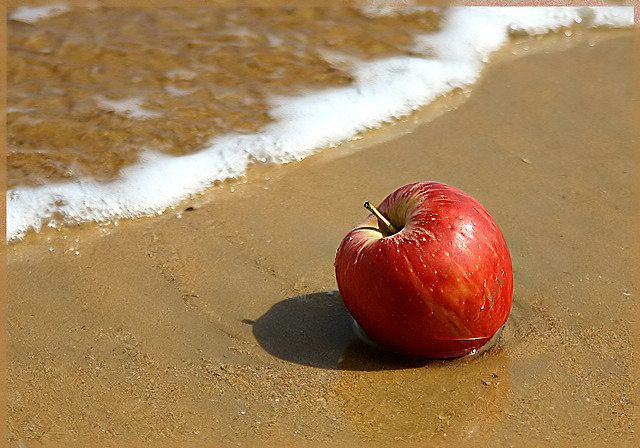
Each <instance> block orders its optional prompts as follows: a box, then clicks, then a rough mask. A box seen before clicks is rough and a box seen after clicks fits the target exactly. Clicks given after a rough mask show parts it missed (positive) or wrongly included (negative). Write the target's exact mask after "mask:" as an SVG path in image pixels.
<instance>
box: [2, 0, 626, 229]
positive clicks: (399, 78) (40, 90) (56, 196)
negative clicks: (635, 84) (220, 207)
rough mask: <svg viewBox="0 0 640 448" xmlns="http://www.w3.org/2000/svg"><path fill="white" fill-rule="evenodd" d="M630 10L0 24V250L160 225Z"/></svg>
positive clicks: (274, 13) (268, 13) (29, 11)
mask: <svg viewBox="0 0 640 448" xmlns="http://www.w3.org/2000/svg"><path fill="white" fill-rule="evenodd" d="M633 17H634V10H633V7H593V8H586V7H461V8H449V9H437V8H430V7H398V8H389V7H385V8H377V7H368V8H361V9H350V8H249V7H246V8H220V7H218V8H216V7H210V8H192V7H190V8H122V7H118V8H102V7H91V8H76V7H66V6H57V7H16V8H13V9H10V10H9V11H8V29H7V34H8V46H7V47H8V58H7V71H8V74H7V78H8V79H7V84H8V95H7V107H8V110H7V116H8V128H7V129H8V143H9V147H8V161H7V177H8V178H7V184H8V191H7V238H8V239H9V241H16V240H20V239H22V238H24V236H25V235H26V234H27V233H28V232H30V231H39V230H40V229H41V228H42V227H45V226H49V227H57V226H63V225H67V224H76V223H82V222H92V221H93V222H109V221H113V220H118V219H122V218H135V217H141V216H150V215H154V214H160V213H162V212H163V211H165V210H166V209H168V208H170V207H171V206H173V205H176V204H177V203H179V202H180V201H182V200H184V199H187V198H189V197H191V196H193V195H194V194H197V193H200V192H202V191H204V190H206V189H208V188H212V187H213V186H214V185H215V184H216V182H220V181H224V180H227V179H233V178H240V177H242V176H243V175H244V174H245V172H246V170H247V167H248V166H249V165H250V164H252V163H289V162H294V161H297V160H301V159H303V158H305V157H307V156H309V155H311V154H314V153H316V152H318V151H321V150H322V149H325V148H328V147H333V146H336V145H339V144H340V143H341V142H345V141H348V140H350V139H353V138H356V137H357V136H358V134H360V133H362V132H364V131H366V130H367V129H371V128H376V127H379V126H381V125H382V124H384V123H387V122H392V121H394V120H397V119H399V118H401V117H404V116H406V115H408V114H410V113H412V111H415V110H416V109H418V108H421V107H423V106H425V105H427V104H429V103H430V102H432V101H434V100H436V99H438V98H440V97H442V96H444V95H447V94H450V93H452V92H455V91H457V90H460V89H465V90H466V89H469V88H471V89H472V86H473V85H474V83H475V82H476V81H477V80H478V78H479V76H480V74H481V73H482V70H483V69H484V67H486V65H487V64H489V63H490V60H491V55H492V53H494V52H495V51H496V50H498V49H500V48H501V47H502V46H504V45H505V44H506V43H507V42H508V41H509V40H510V39H511V38H512V37H513V36H514V35H520V36H522V35H540V34H546V33H550V32H557V31H563V30H564V31H567V34H570V33H569V32H568V30H573V29H576V28H578V29H584V28H593V27H601V28H602V27H629V26H632V25H633V20H634V19H633Z"/></svg>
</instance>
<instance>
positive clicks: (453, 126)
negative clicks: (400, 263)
mask: <svg viewBox="0 0 640 448" xmlns="http://www.w3.org/2000/svg"><path fill="white" fill-rule="evenodd" d="M615 33H616V34H617V36H616V37H611V38H610V39H609V38H607V39H602V40H597V41H596V43H595V45H594V46H590V45H589V44H588V42H582V43H579V44H577V45H576V46H573V47H571V48H568V49H564V50H559V51H556V52H552V53H545V52H541V53H534V54H531V55H528V56H523V57H519V58H517V59H514V60H509V61H500V60H496V61H495V62H493V63H491V64H490V65H489V67H488V68H487V71H486V72H485V74H484V75H483V76H482V78H481V79H480V81H479V83H478V84H477V85H476V86H474V88H473V92H472V94H471V95H470V96H469V97H468V98H466V100H465V101H463V102H461V104H459V105H457V107H456V108H455V110H452V111H450V112H448V113H444V114H441V115H438V116H435V117H434V118H433V119H432V120H430V121H428V122H427V123H423V124H420V125H418V126H416V127H415V128H414V129H412V130H410V131H409V132H405V133H401V134H400V135H397V136H393V137H389V138H387V137H385V136H382V137H384V138H381V141H380V142H377V143H375V144H371V146H368V147H367V148H366V150H360V147H358V145H361V144H366V141H365V140H366V139H367V136H366V135H365V136H364V137H363V139H362V141H361V142H353V145H355V146H354V149H353V150H351V151H348V150H347V151H344V152H343V153H342V152H341V151H342V149H344V148H342V147H341V148H338V149H328V150H326V151H323V152H321V153H319V154H316V155H314V156H310V157H309V158H307V159H304V160H302V161H301V162H296V163H292V164H288V165H280V166H271V167H255V169H252V170H250V172H249V173H248V176H247V179H248V181H247V182H246V183H242V181H239V182H238V183H236V184H235V186H234V191H233V192H232V191H231V186H228V187H225V188H219V189H216V190H215V191H213V192H209V193H207V194H204V195H201V196H199V197H198V198H195V199H193V200H191V201H188V202H186V203H184V204H183V205H182V206H181V207H176V209H175V211H172V212H167V213H165V214H163V215H161V216H157V217H154V218H149V219H139V220H135V221H131V222H122V223H121V224H120V225H118V226H117V227H114V226H103V227H98V230H97V231H96V229H95V228H90V226H81V227H79V228H71V229H64V230H62V231H60V232H55V231H47V232H43V233H41V234H35V235H30V236H29V238H28V239H27V240H26V241H22V242H18V243H16V244H12V245H10V246H9V247H8V285H9V286H8V289H9V291H8V292H9V300H8V310H9V311H8V315H9V324H8V326H9V329H8V341H7V342H8V344H7V345H8V347H7V350H8V353H9V356H8V372H7V379H8V384H7V391H8V401H9V418H10V425H9V435H10V439H11V443H12V445H11V446H18V443H19V442H20V441H22V443H26V444H28V445H29V446H30V445H31V444H32V443H36V444H41V445H44V446H53V445H54V444H64V443H72V442H86V443H91V444H92V446H96V445H100V444H108V443H111V444H113V443H123V442H126V443H129V442H130V443H154V444H155V443H160V444H162V443H173V442H175V443H176V444H180V443H187V442H193V443H207V442H210V443H212V442H217V441H220V440H221V439H223V440H226V441H228V443H230V444H232V443H241V444H257V443H268V444H277V443H279V442H283V441H285V442H286V441H288V442H292V443H294V444H295V443H297V442H300V443H303V444H304V443H317V444H319V443H323V442H327V443H331V442H333V443H335V444H337V445H340V444H345V443H351V444H364V443H366V442H377V443H391V442H394V441H405V442H414V443H420V442H422V443H426V442H430V443H435V444H438V445H440V446H449V445H456V444H457V443H459V442H460V441H461V440H464V441H466V442H468V443H470V444H473V443H491V444H505V443H509V442H515V441H516V440H517V441H524V442H533V441H541V440H547V439H548V440H550V441H555V442H558V443H560V442H573V443H579V442H594V441H596V440H599V441H602V442H607V441H608V442H610V443H612V442H615V443H617V444H618V446H631V437H632V433H631V429H632V413H633V408H632V404H631V403H632V402H631V400H632V396H633V394H634V393H637V386H636V385H635V383H634V382H633V379H634V374H635V373H637V371H634V367H633V366H632V364H631V357H630V355H631V349H632V342H633V340H634V339H633V338H634V334H633V332H632V331H633V330H632V321H631V319H632V316H633V313H634V309H635V308H634V306H633V296H634V295H635V290H633V289H632V282H633V280H634V277H633V276H634V272H633V270H632V268H631V266H634V265H637V262H638V256H637V251H635V248H634V247H633V244H634V243H635V241H634V239H633V235H632V230H631V229H633V228H637V227H634V225H635V224H637V221H636V220H635V216H634V210H635V209H634V206H635V205H636V204H634V201H633V193H634V192H635V190H634V188H635V187H637V184H635V183H634V179H633V169H632V167H631V164H632V163H633V161H634V154H635V153H634V151H635V148H634V142H633V131H632V129H633V126H634V121H633V107H632V106H633V104H632V100H631V99H630V98H629V96H628V94H627V92H628V91H629V90H630V89H632V88H633V84H634V83H633V81H634V79H635V78H634V73H635V71H634V70H635V69H636V67H634V66H633V63H632V62H630V61H631V58H629V54H630V52H631V47H632V42H631V41H632V36H633V38H635V39H637V34H638V33H637V30H633V31H631V30H630V31H615ZM612 117H615V120H612V119H611V118H612ZM385 132H387V130H384V129H383V130H381V131H379V133H380V134H384V133H385ZM350 144H351V143H350ZM559 148H562V150H560V149H559ZM594 174H595V178H597V180H598V183H597V184H594V183H593V179H594ZM267 176H268V177H269V180H266V177H267ZM414 180H439V181H442V182H445V183H449V184H451V185H454V186H456V187H458V188H461V189H462V190H464V191H466V192H468V193H469V194H471V195H472V196H474V197H476V199H478V200H479V201H480V202H481V203H482V204H483V205H484V206H485V207H486V208H487V209H488V210H489V211H490V212H491V213H492V215H493V216H494V218H495V219H496V221H497V222H498V224H499V226H500V228H501V229H502V232H503V234H504V235H505V238H506V239H507V243H508V244H509V247H510V251H511V254H512V259H513V264H514V275H515V283H516V292H515V295H514V306H513V309H512V314H511V317H510V319H509V321H508V322H507V325H506V327H505V330H504V333H503V335H502V337H501V339H500V341H499V342H498V345H497V346H496V347H495V348H493V349H491V350H489V351H488V352H487V353H485V354H483V355H481V356H478V357H476V358H469V359H459V360H454V361H429V362H421V363H418V364H417V365H416V363H407V362H403V361H401V360H398V359H394V358H392V357H390V356H389V355H387V354H384V353H380V352H377V351H375V350H371V349H370V348H367V347H366V346H364V345H363V344H362V343H359V342H358V340H357V339H356V337H355V336H354V334H353V332H352V330H351V327H350V320H349V316H348V314H347V313H346V310H345V309H344V306H343V305H342V303H341V300H340V297H339V293H337V292H336V285H335V279H334V274H333V257H334V255H335V250H336V248H337V246H338V244H339V242H340V240H341V239H342V237H343V236H344V235H345V234H346V233H347V232H348V231H349V230H350V229H351V228H352V227H353V226H354V225H355V224H357V223H358V222H360V221H361V220H362V217H363V216H364V213H365V212H364V211H363V210H362V202H363V201H364V200H371V201H373V202H379V201H380V200H381V199H382V198H384V197H385V196H386V195H387V194H388V193H390V192H391V191H393V190H394V189H395V188H397V187H398V186H400V185H403V184H405V183H408V182H410V181H414ZM265 187H268V188H266V189H265ZM100 229H101V230H100ZM47 238H49V239H48V240H47ZM584 242H589V244H588V245H587V244H585V243H584ZM50 249H53V250H52V251H51V250H50ZM76 252H77V253H76ZM603 260H606V262H604V263H603ZM625 293H627V294H629V295H626V294H625ZM27 385H28V386H27ZM587 399H588V400H587ZM602 409H606V411H605V412H603V411H602ZM425 415H426V416H430V417H431V418H426V419H425V418H423V416H425ZM523 422H524V423H523ZM625 444H626V445H625Z"/></svg>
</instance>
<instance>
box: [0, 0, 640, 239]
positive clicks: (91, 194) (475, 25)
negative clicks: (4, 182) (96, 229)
mask: <svg viewBox="0 0 640 448" xmlns="http://www.w3.org/2000/svg"><path fill="white" fill-rule="evenodd" d="M389 13H394V14H395V13H396V12H389ZM15 14H16V13H15V12H14V15H15ZM580 22H582V24H583V25H585V26H613V27H627V26H631V25H633V8H632V7H596V8H584V7H562V8H540V7H531V8H523V7H512V8H495V7H465V8H452V9H451V10H450V11H449V12H448V13H447V17H446V20H445V23H444V26H443V28H442V30H441V31H439V32H437V33H433V34H429V35H423V36H416V39H415V45H414V48H413V50H414V51H415V53H416V54H417V56H413V57H409V56H398V57H392V58H387V59H382V60H377V61H372V62H356V63H354V64H353V65H352V67H353V68H352V75H353V78H354V82H353V83H352V84H351V85H349V86H346V87H340V88H332V89H326V90H321V91H317V92H314V93H310V94H306V95H303V96H298V97H282V96H280V97H274V98H272V99H271V105H272V110H271V111H270V114H271V116H272V117H274V118H275V121H274V122H272V123H270V124H268V125H267V126H265V127H264V128H263V129H261V130H260V131H259V132H257V133H255V134H251V135H237V134H234V135H226V136H222V137H219V138H216V139H215V140H213V141H212V142H210V144H209V146H208V147H206V148H204V149H203V150H201V151H199V152H198V153H195V154H190V155H186V156H179V157H173V156H168V155H164V154H160V153H157V152H153V151H148V152H147V153H145V154H144V155H143V156H142V157H141V160H140V162H139V163H138V164H136V165H135V166H132V167H129V168H127V169H125V170H123V171H122V173H121V176H120V177H119V178H118V179H116V180H113V181H111V182H108V183H98V182H95V181H93V180H90V179H83V180H78V181H74V182H69V183H62V184H47V185H42V186H38V187H18V188H14V189H12V190H10V191H9V192H8V201H7V204H8V206H7V237H8V238H9V239H10V240H12V239H19V238H21V237H22V236H23V235H24V234H25V233H26V232H27V231H28V230H29V229H31V228H33V229H35V230H38V229H40V228H41V227H42V225H46V224H47V223H49V222H50V220H51V217H52V216H53V214H54V213H56V215H57V216H62V217H63V218H62V219H63V221H64V222H66V223H75V222H85V221H98V222H103V221H110V220H114V219H118V218H133V217H139V216H148V215H153V214H159V213H162V212H163V211H164V210H166V209H167V208H168V207H170V206H172V205H175V204H176V203H178V202H179V201H181V200H184V199H187V198H189V197H190V196H192V195H193V194H196V193H198V192H201V191H203V190H204V189H206V188H207V187H208V186H210V185H211V184H212V183H213V182H215V181H216V180H224V179H229V178H236V177H239V176H242V175H243V174H244V173H245V171H246V169H247V166H248V165H249V164H250V163H251V161H252V160H259V161H264V162H272V163H286V162H290V161H294V160H300V159H302V158H304V157H307V156H309V155H310V154H312V153H314V152H316V151H318V150H321V149H322V148H326V147H329V146H334V145H337V144H338V143H340V142H341V141H345V140H348V139H350V138H352V137H354V136H355V135H356V134H357V133H358V132H361V131H363V130H365V129H367V128H372V127H375V126H379V125H380V124H382V123H384V122H387V121H391V120H393V119H394V118H397V117H400V116H403V115H406V114H408V113H410V112H411V111H412V110H415V109H417V108H418V107H421V106H423V105H425V104H427V103H429V102H430V101H432V100H434V99H435V98H436V97H438V96H440V95H442V94H444V93H447V92H450V91H452V90H453V89H455V88H466V87H468V86H470V85H471V84H473V83H474V82H475V81H476V80H477V79H478V77H479V75H480V72H481V70H482V68H483V65H484V63H485V62H486V61H487V58H488V57H489V55H490V54H491V53H492V52H494V51H495V50H497V49H498V48H500V47H501V46H502V45H504V43H505V42H506V40H507V39H508V36H509V32H511V31H520V32H526V33H529V34H540V33H546V32H549V31H551V30H555V29H558V28H560V27H563V26H569V25H571V24H574V23H580ZM103 103H104V102H103ZM105 105H106V106H108V107H111V108H117V106H122V105H121V104H120V105H118V104H116V105H114V104H111V105H109V104H105ZM125 106H126V107H125ZM122 107H125V109H126V110H125V109H123V113H130V114H131V113H136V111H138V112H140V111H139V110H138V109H137V103H136V104H134V103H131V104H129V103H127V104H125V105H124V106H122Z"/></svg>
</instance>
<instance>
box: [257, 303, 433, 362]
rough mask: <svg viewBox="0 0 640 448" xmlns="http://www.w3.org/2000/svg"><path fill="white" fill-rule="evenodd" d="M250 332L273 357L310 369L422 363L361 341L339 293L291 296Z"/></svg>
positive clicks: (421, 360)
mask: <svg viewBox="0 0 640 448" xmlns="http://www.w3.org/2000/svg"><path fill="white" fill-rule="evenodd" d="M245 322H246V323H251V324H252V325H253V334H254V336H255V338H256V340H257V341H258V343H259V344H260V345H261V346H262V348H263V349H264V350H265V351H267V352H268V353H270V354H271V355H273V356H275V357H277V358H280V359H283V360H285V361H289V362H293V363H296V364H301V365H305V366H310V367H318V368H324V369H339V370H356V371H358V370H361V371H368V370H388V369H404V368H411V367H418V366H421V365H425V364H427V363H429V362H430V361H427V360H423V359H417V360H416V359H410V358H405V357H402V356H399V355H396V354H394V353H390V352H388V351H385V350H382V349H380V348H378V347H375V346H371V345H369V344H367V343H365V342H363V341H362V340H360V339H359V338H358V337H357V336H356V334H355V333H354V329H353V319H352V317H351V315H350V314H349V311H347V309H346V307H345V306H344V303H343V302H342V298H341V297H340V293H339V292H338V291H329V292H318V293H313V294H305V295H301V296H297V297H292V298H289V299H286V300H283V301H281V302H278V303H277V304H275V305H274V306H273V307H271V309H269V311H267V312H266V313H265V314H264V315H263V316H261V317H260V318H259V319H257V320H256V321H255V322H254V321H249V320H245Z"/></svg>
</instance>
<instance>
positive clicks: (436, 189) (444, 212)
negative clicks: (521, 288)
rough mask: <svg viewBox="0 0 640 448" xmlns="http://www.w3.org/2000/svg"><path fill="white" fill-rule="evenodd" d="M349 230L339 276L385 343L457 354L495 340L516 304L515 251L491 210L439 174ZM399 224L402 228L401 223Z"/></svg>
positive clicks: (408, 350) (354, 310) (366, 323)
mask: <svg viewBox="0 0 640 448" xmlns="http://www.w3.org/2000/svg"><path fill="white" fill-rule="evenodd" d="M365 206H366V207H367V208H369V210H371V211H372V214H371V215H369V217H368V218H367V219H366V220H364V221H363V222H362V223H361V224H359V225H358V226H357V227H356V228H355V229H353V230H352V231H351V232H349V234H347V236H346V237H345V238H344V240H343V241H342V243H341V244H340V247H339V248H338V252H337V254H336V262H335V268H336V279H337V282H338V288H339V290H340V294H341V295H342V299H343V300H344V303H345V305H346V307H347V309H348V310H349V312H350V313H351V315H352V316H353V318H354V319H355V320H356V322H357V323H358V324H359V325H360V327H361V328H362V329H363V330H364V332H365V333H366V334H367V335H368V336H369V338H371V339H372V340H373V341H374V342H376V343H377V344H379V345H381V346H383V347H386V348H388V349H390V350H393V351H395V352H398V353H402V354H406V355H411V356H418V357H425V358H450V357H457V356H464V355H467V354H472V353H475V352H476V351H477V350H478V349H480V348H481V347H483V346H485V344H487V345H488V343H489V341H490V340H491V342H493V341H494V340H495V338H494V340H492V337H493V336H494V335H496V332H497V331H498V330H499V329H500V328H501V327H502V326H503V325H504V323H505V322H506V320H507V317H509V312H510V310H511V300H512V296H513V271H512V268H511V256H510V255H509V249H508V248H507V244H506V242H505V240H504V237H503V236H502V233H501V232H500V229H499V228H498V225H497V224H496V222H495V221H494V219H493V218H492V217H491V215H490V214H489V212H487V210H485V208H484V207H483V206H482V205H480V203H479V202H478V201H476V200H475V199H474V198H472V197H471V196H469V195H468V194H466V193H464V192H462V191H460V190H458V189H456V188H453V187H451V186H449V185H445V184H442V183H438V182H416V183H412V184H409V185H405V186H403V187H400V188H399V189H397V190H396V191H394V192H393V193H391V194H390V195H389V196H387V198H386V199H385V200H384V201H382V203H381V204H380V205H379V206H378V209H376V208H375V207H372V206H370V205H369V204H368V203H367V204H365ZM396 229H397V230H396Z"/></svg>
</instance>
